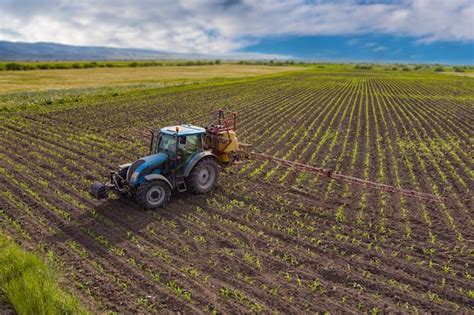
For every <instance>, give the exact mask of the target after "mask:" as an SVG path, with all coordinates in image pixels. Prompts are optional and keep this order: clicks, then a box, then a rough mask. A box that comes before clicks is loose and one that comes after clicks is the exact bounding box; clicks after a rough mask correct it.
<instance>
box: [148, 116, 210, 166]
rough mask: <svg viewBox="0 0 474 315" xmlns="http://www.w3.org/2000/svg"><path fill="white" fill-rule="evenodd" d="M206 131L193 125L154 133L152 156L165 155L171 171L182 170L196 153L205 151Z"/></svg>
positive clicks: (171, 127) (151, 148) (151, 143)
mask: <svg viewBox="0 0 474 315" xmlns="http://www.w3.org/2000/svg"><path fill="white" fill-rule="evenodd" d="M205 134H206V130H205V129H204V128H201V127H197V126H193V125H178V126H170V127H165V128H161V129H160V132H159V133H158V134H156V133H155V132H152V138H151V142H150V152H149V154H150V155H154V154H159V153H164V154H166V155H167V156H168V159H169V161H170V163H168V167H169V168H170V169H174V168H177V169H182V168H183V167H182V166H184V165H185V164H186V162H187V161H189V160H190V159H191V158H192V157H193V156H194V155H195V154H196V153H198V152H202V151H203V150H204V145H203V144H204V136H205Z"/></svg>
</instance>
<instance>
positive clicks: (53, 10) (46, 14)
mask: <svg viewBox="0 0 474 315" xmlns="http://www.w3.org/2000/svg"><path fill="white" fill-rule="evenodd" d="M473 21H474V1H473V0H444V1H442V0H431V1H429V0H413V1H408V0H393V1H388V0H385V1H383V0H380V1H376V0H373V1H371V0H365V1H360V0H359V1H357V0H340V1H328V0H313V1H309V0H286V1H283V0H258V1H255V0H254V1H252V0H212V1H211V0H161V1H157V0H135V1H129V0H81V1H69V0H0V40H7V41H21V42H54V43H62V44H70V45H87V46H91V45H92V46H107V47H123V48H147V49H155V50H160V51H167V52H188V53H204V54H215V55H220V54H221V55H222V54H234V55H239V54H240V55H242V56H253V57H257V58H258V57H263V58H265V57H268V58H293V59H304V60H317V61H366V62H410V63H422V62H427V63H453V64H473V63H474V30H473V26H474V22H473Z"/></svg>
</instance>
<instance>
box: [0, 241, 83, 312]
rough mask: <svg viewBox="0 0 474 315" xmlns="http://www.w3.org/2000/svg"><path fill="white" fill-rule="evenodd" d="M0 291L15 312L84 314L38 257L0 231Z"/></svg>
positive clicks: (54, 274) (56, 277)
mask: <svg viewBox="0 0 474 315" xmlns="http://www.w3.org/2000/svg"><path fill="white" fill-rule="evenodd" d="M0 292H1V295H3V297H4V298H5V299H6V300H7V302H8V303H9V304H10V305H11V306H12V307H13V309H14V310H15V311H16V313H17V314H87V312H86V311H85V310H84V309H82V308H81V306H80V305H79V303H78V301H77V300H76V299H75V298H74V297H73V296H72V295H71V294H69V293H67V292H65V291H64V290H62V289H61V288H60V287H59V285H58V276H57V274H56V273H55V272H54V271H53V270H52V269H51V268H50V267H49V266H48V265H47V264H46V263H45V262H43V261H42V259H41V258H39V257H38V256H36V255H35V254H33V253H29V252H26V251H24V250H22V249H21V248H20V247H19V246H18V245H17V244H16V243H14V242H13V241H12V240H11V239H10V238H9V237H7V236H6V235H4V234H2V233H0Z"/></svg>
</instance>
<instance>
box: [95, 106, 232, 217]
mask: <svg viewBox="0 0 474 315" xmlns="http://www.w3.org/2000/svg"><path fill="white" fill-rule="evenodd" d="M232 114H233V119H234V121H233V125H232V126H231V122H230V120H228V119H226V118H225V116H224V111H222V110H219V111H218V120H217V122H216V123H215V124H212V125H210V126H209V127H207V128H202V127H198V126H193V125H176V126H170V127H165V128H161V129H160V130H159V132H154V131H152V137H151V142H150V149H149V154H148V155H147V156H145V157H143V158H140V159H138V160H136V161H135V162H133V163H129V164H124V165H121V166H120V167H119V169H118V171H113V172H111V173H110V180H109V181H108V182H106V183H99V182H95V183H94V184H92V186H91V187H90V189H89V192H90V193H91V194H92V195H93V196H94V197H96V198H97V199H104V198H107V196H108V194H109V192H111V191H113V192H115V193H117V194H119V195H121V196H124V197H129V198H135V200H136V201H137V203H138V204H139V205H140V206H141V207H143V208H145V209H156V208H159V207H163V206H165V205H166V204H167V203H168V202H169V200H170V197H171V191H172V190H173V189H176V190H178V191H179V192H184V191H188V192H190V193H192V194H204V193H207V192H209V191H211V190H212V189H213V188H214V187H215V186H216V183H217V178H218V176H219V169H220V166H221V165H224V164H228V163H229V162H231V161H232V158H233V156H234V153H235V152H236V151H237V149H238V142H237V138H236V136H235V128H236V124H237V115H236V113H232Z"/></svg>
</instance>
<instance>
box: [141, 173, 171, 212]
mask: <svg viewBox="0 0 474 315" xmlns="http://www.w3.org/2000/svg"><path fill="white" fill-rule="evenodd" d="M170 197H171V188H170V186H169V185H168V183H166V182H164V181H162V180H152V181H148V182H144V183H142V184H141V185H140V186H139V187H138V189H137V193H136V200H137V203H138V204H139V205H140V206H142V207H143V208H145V209H148V210H154V209H157V208H159V207H164V206H165V205H166V204H167V203H168V202H169V201H170Z"/></svg>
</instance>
